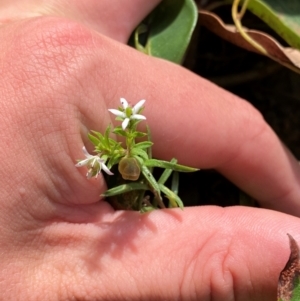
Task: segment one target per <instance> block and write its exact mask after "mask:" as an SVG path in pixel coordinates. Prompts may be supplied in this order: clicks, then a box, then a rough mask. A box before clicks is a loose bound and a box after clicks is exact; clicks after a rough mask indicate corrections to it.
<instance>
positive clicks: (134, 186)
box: [101, 182, 149, 197]
mask: <svg viewBox="0 0 300 301" xmlns="http://www.w3.org/2000/svg"><path fill="white" fill-rule="evenodd" d="M133 190H149V187H148V186H147V185H146V184H143V183H137V182H133V183H128V184H123V185H119V186H117V187H113V188H111V189H108V190H106V191H105V192H104V193H103V194H101V196H104V197H111V196H114V195H118V194H122V193H125V192H129V191H133Z"/></svg>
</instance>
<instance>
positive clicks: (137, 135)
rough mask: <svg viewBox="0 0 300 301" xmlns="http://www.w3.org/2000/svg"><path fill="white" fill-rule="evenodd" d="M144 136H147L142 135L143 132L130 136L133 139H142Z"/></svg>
mask: <svg viewBox="0 0 300 301" xmlns="http://www.w3.org/2000/svg"><path fill="white" fill-rule="evenodd" d="M139 121H140V120H139ZM145 136H147V134H146V133H143V132H134V134H133V135H132V137H133V138H142V137H145Z"/></svg>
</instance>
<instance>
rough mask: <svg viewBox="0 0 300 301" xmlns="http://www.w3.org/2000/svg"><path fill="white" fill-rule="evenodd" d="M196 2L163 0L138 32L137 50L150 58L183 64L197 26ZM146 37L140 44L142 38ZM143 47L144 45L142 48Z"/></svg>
mask: <svg viewBox="0 0 300 301" xmlns="http://www.w3.org/2000/svg"><path fill="white" fill-rule="evenodd" d="M197 18H198V12H197V7H196V5H195V3H194V1H193V0H163V1H162V2H161V3H160V4H159V5H158V6H157V7H156V8H155V9H154V10H153V12H152V13H151V14H150V15H149V16H148V17H147V19H146V24H142V25H140V26H139V27H138V28H137V29H136V31H135V47H136V48H137V49H138V50H140V51H142V52H144V53H146V54H148V55H151V56H155V57H160V58H163V59H166V60H169V61H172V62H174V63H178V64H180V63H181V62H182V61H183V58H184V54H185V52H186V50H187V48H188V45H189V43H190V40H191V37H192V33H193V31H194V29H195V26H196V24H197ZM143 35H144V36H145V35H146V36H147V37H146V41H145V43H141V41H142V36H143ZM142 44H143V45H144V46H143V45H142Z"/></svg>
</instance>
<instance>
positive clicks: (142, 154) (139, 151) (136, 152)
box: [130, 148, 149, 162]
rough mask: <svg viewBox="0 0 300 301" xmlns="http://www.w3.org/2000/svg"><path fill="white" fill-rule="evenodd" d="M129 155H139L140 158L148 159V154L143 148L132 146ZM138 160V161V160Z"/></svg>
mask: <svg viewBox="0 0 300 301" xmlns="http://www.w3.org/2000/svg"><path fill="white" fill-rule="evenodd" d="M130 153H131V155H132V156H134V157H136V156H139V157H141V158H142V159H144V160H148V159H149V158H148V154H147V152H145V151H144V150H143V149H139V148H133V149H132V150H131V151H130ZM139 162H140V161H139Z"/></svg>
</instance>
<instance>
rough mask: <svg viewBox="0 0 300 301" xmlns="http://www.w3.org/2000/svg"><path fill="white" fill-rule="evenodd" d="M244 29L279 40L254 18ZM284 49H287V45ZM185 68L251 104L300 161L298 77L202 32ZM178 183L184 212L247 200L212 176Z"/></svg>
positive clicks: (187, 176)
mask: <svg viewBox="0 0 300 301" xmlns="http://www.w3.org/2000/svg"><path fill="white" fill-rule="evenodd" d="M218 14H219V15H221V16H222V19H223V20H224V19H225V21H229V20H230V11H229V10H228V9H225V10H224V9H223V11H219V12H218ZM224 16H225V17H224ZM228 18H229V19H228ZM226 19H227V20H226ZM243 24H245V25H246V26H247V27H249V28H254V27H255V28H256V29H260V30H263V31H265V32H269V33H271V34H272V35H273V36H274V35H275V34H274V33H273V32H272V30H270V29H269V28H268V27H267V26H266V25H265V24H264V23H263V22H261V21H260V20H259V19H257V18H256V17H255V16H253V15H251V13H247V15H246V18H244V19H243ZM278 39H280V38H279V37H278ZM281 43H282V44H283V45H284V42H283V41H281ZM185 66H186V67H188V68H189V69H191V70H192V71H194V72H195V73H197V74H199V75H201V76H203V77H205V78H207V79H209V80H211V81H212V82H215V83H216V84H218V85H219V86H221V87H223V88H225V89H226V90H228V91H231V92H232V93H234V94H236V95H239V96H241V97H242V98H244V99H246V100H248V101H249V102H251V103H252V104H253V105H254V106H255V107H256V108H257V109H259V111H260V112H261V113H262V114H263V116H264V118H265V120H266V121H267V122H268V123H269V124H270V126H271V127H272V128H273V129H274V131H275V132H276V133H277V135H278V136H279V137H280V139H281V140H282V141H283V142H284V143H285V144H286V145H287V146H288V147H289V148H290V149H291V151H292V152H293V154H294V155H295V156H296V157H297V158H298V159H299V160H300V144H299V141H300V74H296V73H294V72H293V71H290V70H289V69H287V68H285V67H283V66H281V65H279V64H278V63H276V62H274V61H272V60H270V59H269V58H267V57H264V56H260V55H258V54H255V53H251V52H249V51H246V50H243V49H241V48H239V47H237V46H235V45H233V44H231V43H229V42H226V41H224V40H222V39H221V38H220V37H218V36H216V35H214V34H212V33H211V32H209V31H208V30H207V29H206V28H204V27H200V28H198V29H197V31H196V33H195V38H194V40H193V42H192V45H191V47H190V51H189V52H188V53H187V56H186V61H185ZM180 177H181V178H180V187H179V195H180V196H181V198H182V199H183V201H184V203H185V205H186V206H189V205H201V204H215V205H220V206H230V205H234V204H239V203H240V196H241V195H243V194H241V192H240V191H239V189H238V188H237V187H235V186H234V185H233V184H232V183H230V182H229V181H227V180H226V179H225V178H224V177H222V176H221V175H219V174H218V173H216V172H215V171H213V170H208V171H203V170H202V171H199V172H197V173H195V174H181V175H180Z"/></svg>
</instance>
